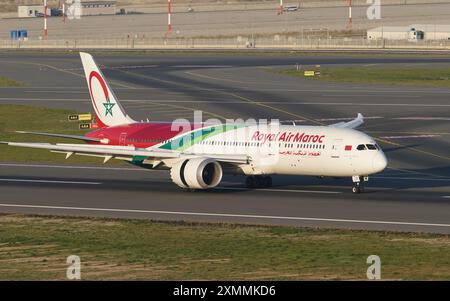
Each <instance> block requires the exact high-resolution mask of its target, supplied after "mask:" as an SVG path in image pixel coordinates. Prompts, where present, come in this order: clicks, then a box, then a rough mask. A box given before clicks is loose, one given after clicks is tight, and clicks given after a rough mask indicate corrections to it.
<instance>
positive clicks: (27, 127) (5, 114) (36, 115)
mask: <svg viewBox="0 0 450 301" xmlns="http://www.w3.org/2000/svg"><path fill="white" fill-rule="evenodd" d="M74 113H76V112H74V111H70V110H58V109H48V108H42V107H32V106H24V105H0V141H20V142H49V143H82V142H77V141H75V140H72V139H61V138H50V137H45V136H35V135H25V134H17V133H15V131H18V130H23V131H34V132H49V133H61V134H73V135H83V134H85V133H86V132H87V131H86V130H80V129H79V128H78V124H79V123H78V122H73V121H72V122H69V121H68V120H67V115H69V114H74ZM0 162H43V163H55V162H56V163H58V162H65V163H67V162H70V163H83V164H84V163H86V164H101V163H102V159H101V158H91V157H83V156H73V157H71V158H70V159H69V160H67V161H66V160H65V155H64V154H58V153H52V152H50V151H48V150H39V149H31V148H22V147H13V146H7V145H4V144H0ZM110 162H111V163H108V164H124V163H122V162H119V161H113V160H112V161H110Z"/></svg>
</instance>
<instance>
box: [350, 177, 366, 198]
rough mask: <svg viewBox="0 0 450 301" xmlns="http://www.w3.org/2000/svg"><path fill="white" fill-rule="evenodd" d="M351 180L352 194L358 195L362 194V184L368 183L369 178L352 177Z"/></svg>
mask: <svg viewBox="0 0 450 301" xmlns="http://www.w3.org/2000/svg"><path fill="white" fill-rule="evenodd" d="M352 180H353V187H352V192H353V193H356V194H358V193H362V192H364V184H365V182H368V181H369V177H367V176H364V177H362V176H353V177H352Z"/></svg>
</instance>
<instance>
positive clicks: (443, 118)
mask: <svg viewBox="0 0 450 301" xmlns="http://www.w3.org/2000/svg"><path fill="white" fill-rule="evenodd" d="M392 119H397V120H422V121H427V120H443V121H450V117H397V118H392Z"/></svg>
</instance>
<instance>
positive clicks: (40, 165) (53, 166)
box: [0, 163, 161, 171]
mask: <svg viewBox="0 0 450 301" xmlns="http://www.w3.org/2000/svg"><path fill="white" fill-rule="evenodd" d="M0 166H8V167H36V168H66V169H97V170H119V171H125V170H126V171H128V170H130V171H161V170H149V169H145V168H129V167H123V168H121V167H95V166H74V165H48V164H47V165H46V164H13V163H0Z"/></svg>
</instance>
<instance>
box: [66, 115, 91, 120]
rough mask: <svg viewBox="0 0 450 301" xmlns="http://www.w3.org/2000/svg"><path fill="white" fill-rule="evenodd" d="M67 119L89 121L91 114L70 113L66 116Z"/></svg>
mask: <svg viewBox="0 0 450 301" xmlns="http://www.w3.org/2000/svg"><path fill="white" fill-rule="evenodd" d="M67 119H69V121H90V120H92V114H71V115H69V116H68V117H67Z"/></svg>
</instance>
